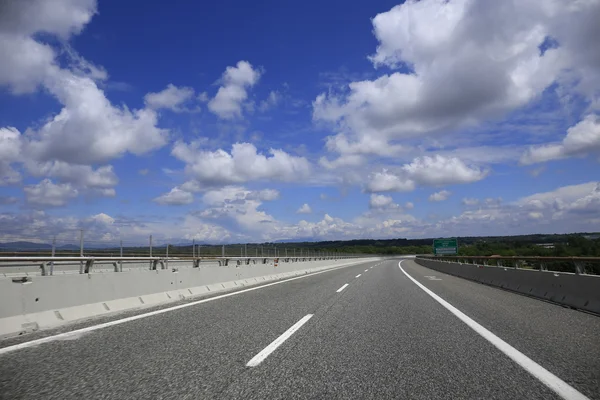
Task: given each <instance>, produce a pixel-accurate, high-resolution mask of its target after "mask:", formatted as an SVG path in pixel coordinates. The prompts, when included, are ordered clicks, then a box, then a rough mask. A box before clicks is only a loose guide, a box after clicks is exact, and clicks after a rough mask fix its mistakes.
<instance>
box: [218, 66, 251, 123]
mask: <svg viewBox="0 0 600 400" xmlns="http://www.w3.org/2000/svg"><path fill="white" fill-rule="evenodd" d="M260 75H261V72H260V71H258V70H255V69H253V68H252V65H251V64H250V63H249V62H248V61H239V62H238V63H237V65H236V66H235V67H227V69H226V70H225V72H224V73H223V76H222V78H221V80H222V83H223V85H222V86H221V87H220V88H219V90H218V92H217V94H216V96H215V97H214V98H213V99H212V100H210V101H209V102H208V109H209V110H210V111H211V112H213V113H214V114H216V115H217V116H218V117H219V118H222V119H235V118H241V117H242V105H243V104H244V102H245V101H246V99H247V98H248V88H250V87H252V86H254V85H255V84H256V82H258V79H259V78H260Z"/></svg>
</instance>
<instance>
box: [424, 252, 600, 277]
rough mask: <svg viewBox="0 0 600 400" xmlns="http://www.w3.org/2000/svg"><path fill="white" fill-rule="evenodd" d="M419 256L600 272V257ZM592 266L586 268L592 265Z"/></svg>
mask: <svg viewBox="0 0 600 400" xmlns="http://www.w3.org/2000/svg"><path fill="white" fill-rule="evenodd" d="M418 257H419V258H423V259H426V260H434V261H449V262H456V263H459V264H478V265H479V264H480V265H483V266H498V267H511V268H521V269H534V270H539V271H557V272H570V271H563V270H553V269H551V267H552V266H553V265H555V264H557V263H558V264H562V265H567V264H568V265H572V266H573V269H574V273H575V274H578V275H580V274H581V275H583V274H590V273H591V274H593V275H599V274H600V257H544V256H540V257H538V256H425V255H420V256H418ZM590 266H591V268H586V267H590Z"/></svg>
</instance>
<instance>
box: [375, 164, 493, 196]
mask: <svg viewBox="0 0 600 400" xmlns="http://www.w3.org/2000/svg"><path fill="white" fill-rule="evenodd" d="M487 174H488V171H487V170H483V169H481V168H479V167H477V166H475V165H467V164H465V163H464V162H463V161H462V160H460V159H458V158H456V157H444V156H441V155H435V156H433V157H429V156H425V157H417V158H415V159H414V160H413V161H412V162H411V163H407V164H404V165H402V166H401V167H400V168H398V169H396V170H395V171H390V170H388V169H384V170H383V171H382V172H377V173H375V174H372V175H371V176H370V177H369V180H368V182H367V184H366V190H367V191H369V192H407V191H412V190H414V189H415V188H416V186H417V185H423V186H443V185H451V184H465V183H472V182H477V181H479V180H481V179H483V178H485V176H486V175H487Z"/></svg>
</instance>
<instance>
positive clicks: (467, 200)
mask: <svg viewBox="0 0 600 400" xmlns="http://www.w3.org/2000/svg"><path fill="white" fill-rule="evenodd" d="M462 204H463V205H465V206H476V205H478V204H479V199H474V198H464V199H462Z"/></svg>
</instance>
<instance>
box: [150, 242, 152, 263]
mask: <svg viewBox="0 0 600 400" xmlns="http://www.w3.org/2000/svg"><path fill="white" fill-rule="evenodd" d="M150 257H152V235H150ZM150 269H152V260H150Z"/></svg>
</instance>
